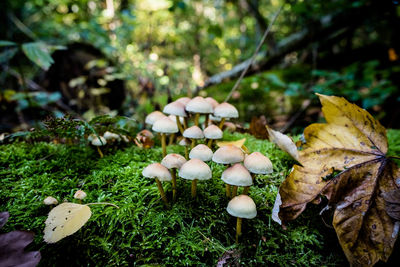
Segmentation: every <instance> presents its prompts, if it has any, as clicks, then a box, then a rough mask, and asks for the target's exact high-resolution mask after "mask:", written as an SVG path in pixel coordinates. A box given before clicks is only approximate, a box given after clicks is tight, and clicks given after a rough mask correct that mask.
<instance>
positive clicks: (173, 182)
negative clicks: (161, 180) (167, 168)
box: [171, 169, 176, 202]
mask: <svg viewBox="0 0 400 267" xmlns="http://www.w3.org/2000/svg"><path fill="white" fill-rule="evenodd" d="M171 176H172V200H173V201H174V202H175V200H176V172H175V169H171Z"/></svg>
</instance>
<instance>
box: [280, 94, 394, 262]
mask: <svg viewBox="0 0 400 267" xmlns="http://www.w3.org/2000/svg"><path fill="white" fill-rule="evenodd" d="M319 98H320V100H321V103H322V111H323V113H324V116H325V119H326V121H327V123H325V124H312V125H310V126H308V127H307V128H306V129H305V130H304V138H305V141H306V143H305V144H303V150H302V151H300V152H299V162H300V163H301V164H302V166H298V165H295V166H294V168H293V171H292V172H291V173H290V174H289V176H288V177H287V178H286V180H285V181H284V182H283V183H282V185H281V187H280V190H279V194H280V197H281V199H282V204H281V205H280V211H279V218H280V219H281V220H282V222H283V223H284V222H285V221H288V220H293V219H295V218H296V217H297V216H298V215H299V214H300V213H301V212H302V211H303V210H304V209H305V208H306V205H307V204H308V203H310V202H312V203H319V200H320V197H321V196H326V197H327V198H328V200H329V205H330V206H332V207H333V208H334V209H335V212H334V217H333V226H334V228H335V230H336V233H337V236H338V239H339V242H340V244H341V246H342V248H343V251H344V253H345V255H346V257H347V259H348V260H349V262H350V264H351V265H360V266H372V265H374V264H375V263H376V262H377V261H379V260H383V261H386V260H387V259H388V258H389V256H390V254H391V253H392V250H393V245H394V242H395V240H396V238H397V232H398V231H397V230H396V227H395V226H394V225H395V223H394V221H393V219H392V218H391V217H390V216H389V214H388V212H387V210H388V207H387V203H386V202H385V200H384V195H385V194H387V193H388V192H391V191H392V190H396V189H398V186H400V184H396V181H400V179H399V177H400V171H399V168H398V167H397V166H396V164H394V163H393V162H391V161H390V160H389V159H388V158H387V157H386V152H387V149H388V147H387V138H386V130H385V128H384V127H383V126H382V125H381V124H380V123H379V122H378V121H376V120H375V119H374V118H373V117H372V116H371V115H370V114H369V113H368V112H367V111H365V110H364V109H361V108H360V107H358V106H356V105H354V104H351V103H349V102H348V101H346V100H345V99H344V98H340V97H335V96H324V95H319Z"/></svg>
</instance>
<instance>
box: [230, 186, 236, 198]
mask: <svg viewBox="0 0 400 267" xmlns="http://www.w3.org/2000/svg"><path fill="white" fill-rule="evenodd" d="M237 191H238V187H237V185H234V186H233V190H232V195H231V198H234V197H236V195H237Z"/></svg>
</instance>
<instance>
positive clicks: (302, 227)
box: [0, 130, 400, 266]
mask: <svg viewBox="0 0 400 267" xmlns="http://www.w3.org/2000/svg"><path fill="white" fill-rule="evenodd" d="M399 135H400V131H394V130H391V131H389V132H388V137H389V142H390V145H391V150H390V153H391V154H397V155H399V154H400V143H399V140H400V139H399V138H398V136H399ZM243 137H246V138H247V141H246V144H245V145H246V146H247V147H248V148H249V150H250V151H260V152H262V153H265V154H266V155H268V157H269V158H270V159H271V161H272V163H273V165H274V172H273V173H272V174H270V175H263V176H258V177H257V179H256V184H255V186H254V187H253V188H252V189H251V191H250V195H251V197H252V198H253V199H254V201H255V202H256V204H257V209H258V215H257V217H256V218H255V219H253V220H244V224H243V236H242V240H241V243H240V244H239V245H234V243H235V240H234V239H235V218H232V217H231V216H230V215H228V213H227V212H226V211H225V208H226V205H227V200H226V199H225V197H224V194H225V193H224V186H223V183H222V181H221V180H220V179H218V178H219V177H220V175H221V173H222V171H223V167H222V166H219V165H217V164H215V163H210V165H211V167H212V169H213V177H214V178H213V179H212V180H209V181H205V182H199V184H198V200H197V202H196V201H193V200H192V199H191V197H190V183H189V182H187V181H185V180H182V179H178V190H179V191H178V194H179V195H178V201H177V203H175V204H174V205H173V206H172V207H171V208H170V209H166V208H164V206H163V203H162V201H161V200H160V196H159V193H158V190H157V187H156V185H155V183H154V181H152V180H150V179H145V178H143V177H142V175H141V172H142V169H143V168H144V167H145V166H147V165H148V164H149V163H153V162H159V161H160V160H161V158H162V155H161V148H154V149H149V150H145V149H140V148H138V147H135V146H132V147H128V148H126V149H124V150H118V151H115V152H114V153H108V154H106V155H105V157H104V158H102V159H100V158H99V157H98V155H97V152H96V151H95V150H93V149H92V148H90V147H84V146H68V145H60V144H59V145H55V144H49V143H37V144H27V143H14V144H9V145H2V146H1V149H0V177H1V180H0V188H1V189H0V210H1V211H5V210H7V211H9V212H10V220H9V223H7V224H6V226H5V227H4V228H3V229H2V230H1V232H7V231H11V230H17V229H25V230H31V231H33V232H34V233H35V234H36V237H35V242H34V245H33V249H39V250H40V251H41V253H42V261H41V265H43V266H55V265H59V264H60V263H63V262H68V263H69V265H92V266H96V265H100V266H105V265H125V266H126V265H134V264H135V265H136V264H137V265H142V264H161V265H179V266H180V265H205V266H210V265H215V264H216V263H217V262H218V259H219V258H221V257H222V256H223V255H224V254H225V255H228V254H227V252H229V251H232V250H235V251H238V252H240V263H241V264H243V265H245V266H255V265H265V264H267V265H280V266H287V265H297V266H304V265H309V266H320V265H342V264H344V263H345V262H346V260H345V257H344V255H343V253H342V251H341V249H340V247H339V245H338V242H337V240H336V236H335V233H334V231H333V230H332V229H330V228H327V227H326V226H325V225H324V224H323V222H322V220H321V219H320V218H319V216H315V214H317V213H318V212H319V210H320V209H321V207H316V206H313V207H310V209H309V210H308V211H306V212H305V213H304V214H303V215H302V216H301V217H300V218H299V219H298V220H296V221H294V222H292V223H291V224H290V225H289V227H288V229H287V230H282V229H281V227H280V226H279V225H277V224H276V223H275V222H273V221H272V220H271V216H270V213H271V209H272V206H273V203H274V199H275V196H276V193H277V190H278V186H279V184H280V183H281V182H282V181H283V179H284V177H285V176H286V175H287V174H288V172H289V170H290V168H291V166H292V165H293V163H294V162H293V160H292V159H291V158H290V157H289V156H288V155H286V154H285V153H284V152H282V151H280V150H279V149H277V148H276V147H275V146H274V145H273V144H271V143H270V142H268V141H262V140H257V139H255V138H254V137H252V136H250V135H246V134H234V135H232V134H227V133H225V139H226V140H231V139H239V138H243ZM168 149H169V151H168V152H170V153H171V152H176V153H181V154H183V153H184V151H183V148H182V147H180V146H172V147H170V148H168ZM164 188H165V190H166V192H167V194H168V197H169V199H171V186H170V184H168V183H165V184H164ZM78 189H82V190H84V191H85V192H86V193H87V194H88V197H87V198H86V199H85V201H87V202H111V203H114V204H116V205H118V206H119V207H120V209H115V208H113V207H100V206H92V207H91V209H92V211H93V216H92V218H91V219H90V220H89V221H88V223H87V224H86V225H85V226H84V227H83V228H82V229H81V230H79V231H78V232H77V233H75V234H74V235H72V236H69V237H67V238H65V239H63V240H61V241H60V242H58V243H56V244H52V245H50V244H45V243H44V242H43V241H42V238H43V229H44V221H45V220H46V217H47V213H48V212H49V208H48V207H47V206H44V205H43V204H42V202H43V200H44V198H46V197H47V196H49V195H51V196H53V197H56V198H57V199H58V200H59V201H73V194H74V192H75V191H76V190H78ZM236 255H237V254H236Z"/></svg>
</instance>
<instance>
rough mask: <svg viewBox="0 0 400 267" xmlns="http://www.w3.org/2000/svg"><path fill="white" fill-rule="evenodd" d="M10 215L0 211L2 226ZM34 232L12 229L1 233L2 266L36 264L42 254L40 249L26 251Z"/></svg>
mask: <svg viewBox="0 0 400 267" xmlns="http://www.w3.org/2000/svg"><path fill="white" fill-rule="evenodd" d="M8 217H9V214H8V212H1V213H0V228H1V227H3V226H4V224H5V223H6V222H7V220H8ZM33 237H34V234H33V233H32V232H27V231H12V232H9V233H5V234H1V235H0V266H26V267H31V266H32V267H33V266H36V265H37V264H38V263H39V261H40V259H41V255H40V252H39V251H25V248H26V246H28V245H29V244H30V243H32V241H33Z"/></svg>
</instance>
